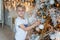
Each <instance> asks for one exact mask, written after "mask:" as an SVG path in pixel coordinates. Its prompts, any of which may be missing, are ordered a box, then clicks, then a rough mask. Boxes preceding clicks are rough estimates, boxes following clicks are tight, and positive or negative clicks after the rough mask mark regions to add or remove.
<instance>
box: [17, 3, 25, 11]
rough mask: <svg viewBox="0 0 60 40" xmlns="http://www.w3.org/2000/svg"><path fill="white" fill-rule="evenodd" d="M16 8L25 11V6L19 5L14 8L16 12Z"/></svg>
mask: <svg viewBox="0 0 60 40" xmlns="http://www.w3.org/2000/svg"><path fill="white" fill-rule="evenodd" d="M18 7H21V8H22V9H24V10H25V9H26V8H25V6H23V5H20V4H19V5H17V6H16V10H17V9H18Z"/></svg>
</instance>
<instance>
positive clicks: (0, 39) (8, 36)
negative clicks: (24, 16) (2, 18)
mask: <svg viewBox="0 0 60 40" xmlns="http://www.w3.org/2000/svg"><path fill="white" fill-rule="evenodd" d="M0 40H14V36H13V33H12V32H11V31H10V30H9V28H8V27H7V26H4V28H3V29H2V28H1V25H0Z"/></svg>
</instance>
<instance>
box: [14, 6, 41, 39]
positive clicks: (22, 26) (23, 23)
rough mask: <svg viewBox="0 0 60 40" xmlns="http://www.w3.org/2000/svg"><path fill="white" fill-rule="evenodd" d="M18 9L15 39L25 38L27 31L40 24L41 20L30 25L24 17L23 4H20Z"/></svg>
mask: <svg viewBox="0 0 60 40" xmlns="http://www.w3.org/2000/svg"><path fill="white" fill-rule="evenodd" d="M16 11H17V14H18V16H17V18H16V20H15V28H16V33H15V40H25V39H26V35H27V31H29V30H31V29H32V28H34V27H36V26H38V25H39V24H40V21H36V22H35V23H33V24H32V25H31V26H28V21H27V20H26V19H25V18H24V15H25V7H24V6H22V5H18V6H17V9H16Z"/></svg>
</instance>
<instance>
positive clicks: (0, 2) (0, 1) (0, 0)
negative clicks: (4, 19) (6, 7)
mask: <svg viewBox="0 0 60 40" xmlns="http://www.w3.org/2000/svg"><path fill="white" fill-rule="evenodd" d="M1 4H2V0H0V20H1Z"/></svg>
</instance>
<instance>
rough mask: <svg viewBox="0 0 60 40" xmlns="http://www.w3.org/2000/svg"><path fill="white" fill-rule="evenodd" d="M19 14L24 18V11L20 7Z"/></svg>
mask: <svg viewBox="0 0 60 40" xmlns="http://www.w3.org/2000/svg"><path fill="white" fill-rule="evenodd" d="M17 13H18V15H19V16H21V17H23V16H24V9H23V8H21V7H18V9H17Z"/></svg>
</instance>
